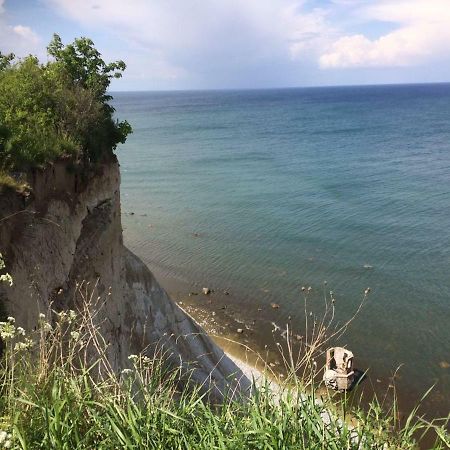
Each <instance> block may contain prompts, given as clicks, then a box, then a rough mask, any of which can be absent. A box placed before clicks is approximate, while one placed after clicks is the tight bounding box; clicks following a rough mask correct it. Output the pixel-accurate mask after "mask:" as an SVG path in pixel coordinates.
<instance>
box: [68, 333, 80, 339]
mask: <svg viewBox="0 0 450 450" xmlns="http://www.w3.org/2000/svg"><path fill="white" fill-rule="evenodd" d="M70 336H71V337H72V339H74V340H75V341H78V338H79V337H80V333H79V332H78V331H72V332H71V333H70Z"/></svg>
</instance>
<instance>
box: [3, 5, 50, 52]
mask: <svg viewBox="0 0 450 450" xmlns="http://www.w3.org/2000/svg"><path fill="white" fill-rule="evenodd" d="M4 4H5V1H4V0H0V51H1V52H3V53H10V52H13V53H16V54H17V55H26V54H29V53H36V51H37V50H38V49H39V46H40V43H41V41H40V39H39V37H38V35H37V34H36V33H34V32H33V30H32V29H31V28H29V27H26V26H23V25H20V24H17V25H10V24H9V23H8V22H7V19H6V14H5V7H4Z"/></svg>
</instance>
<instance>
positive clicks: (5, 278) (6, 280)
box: [0, 253, 13, 286]
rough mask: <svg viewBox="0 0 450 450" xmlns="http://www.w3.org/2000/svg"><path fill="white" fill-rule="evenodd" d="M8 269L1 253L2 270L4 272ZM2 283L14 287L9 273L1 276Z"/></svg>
mask: <svg viewBox="0 0 450 450" xmlns="http://www.w3.org/2000/svg"><path fill="white" fill-rule="evenodd" d="M5 267H6V265H5V261H3V256H2V254H1V253H0V270H3V269H4V268H5ZM0 283H8V284H9V285H10V286H12V285H13V279H12V276H11V275H10V274H9V273H5V274H3V275H0Z"/></svg>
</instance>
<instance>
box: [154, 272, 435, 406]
mask: <svg viewBox="0 0 450 450" xmlns="http://www.w3.org/2000/svg"><path fill="white" fill-rule="evenodd" d="M149 268H150V270H151V271H152V272H153V273H154V275H155V277H156V279H157V280H158V282H159V283H160V285H161V286H162V287H163V288H164V289H165V290H166V291H167V293H168V294H169V296H170V298H171V299H172V300H173V301H174V302H175V303H177V305H178V306H180V307H181V308H182V309H183V310H184V311H185V312H187V313H188V314H189V315H190V316H191V317H192V318H193V319H194V320H195V321H196V322H197V323H198V324H199V325H200V326H201V327H202V328H203V329H204V330H205V332H206V333H207V334H208V335H210V336H211V338H212V339H213V340H214V341H215V342H216V343H217V344H218V345H219V346H220V347H221V348H222V349H223V350H224V352H225V353H226V354H228V355H230V356H231V357H232V358H236V359H237V360H238V361H240V362H241V363H242V364H244V365H246V366H248V367H250V368H254V369H256V370H259V371H260V368H261V366H265V367H268V368H269V371H270V372H271V374H273V377H271V378H273V379H276V378H278V379H279V380H282V379H283V378H284V377H285V374H286V370H285V368H284V363H283V360H282V357H281V354H280V350H279V349H278V344H279V343H280V342H283V339H284V337H283V336H282V329H283V325H281V323H280V324H278V325H279V326H280V329H278V330H274V328H275V327H274V325H276V324H275V322H274V321H273V320H271V317H270V316H271V315H272V314H273V315H274V316H275V314H274V311H276V309H275V310H274V311H271V309H273V308H271V307H270V306H269V307H266V308H264V305H260V306H258V305H254V304H252V303H250V304H246V303H245V299H243V298H241V297H240V296H239V293H235V292H233V291H226V293H224V291H223V290H222V289H216V288H215V287H214V286H202V285H201V284H200V283H198V282H193V281H191V282H187V281H185V280H181V279H179V278H176V277H175V276H173V275H167V274H166V273H164V272H163V271H161V270H159V269H158V268H157V267H154V266H153V267H152V266H150V267H149ZM203 287H207V288H209V289H211V290H212V292H211V293H210V294H208V295H205V294H203V293H202V288H203ZM193 292H195V293H196V295H190V293H193ZM271 313H272V314H271ZM285 326H286V324H284V327H285ZM330 346H332V344H331V343H330ZM356 357H357V358H358V361H359V363H361V357H359V355H356ZM324 363H325V357H324V356H323V358H321V360H319V361H318V372H319V374H320V375H321V374H322V369H323V366H324ZM398 380H400V377H399V378H398ZM402 384H403V383H401V380H400V381H396V379H395V378H394V377H391V376H389V375H388V374H380V373H377V372H375V370H373V369H372V368H370V371H369V372H368V374H367V380H365V381H364V383H362V385H361V386H360V387H359V388H358V389H356V390H355V392H357V394H360V393H361V392H363V394H364V397H365V399H366V402H365V403H369V401H370V399H371V398H372V397H373V396H374V395H376V396H378V398H380V399H382V398H383V399H384V400H385V401H386V400H387V399H388V398H389V397H393V395H394V394H395V395H397V396H398V399H399V400H400V401H401V404H402V408H401V409H402V410H404V411H407V410H409V409H412V408H413V407H414V405H415V403H416V401H417V400H418V399H419V398H420V397H421V395H422V394H423V393H416V392H408V389H407V387H405V386H403V385H402ZM394 386H395V387H394ZM392 401H393V398H392ZM426 412H427V413H433V412H434V409H433V407H432V405H429V407H427V408H426Z"/></svg>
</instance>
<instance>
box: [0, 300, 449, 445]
mask: <svg viewBox="0 0 450 450" xmlns="http://www.w3.org/2000/svg"><path fill="white" fill-rule="evenodd" d="M99 317H100V314H98V311H93V310H92V307H91V306H90V302H85V304H84V306H83V308H82V309H81V310H79V311H76V312H74V311H67V312H60V313H56V312H54V311H50V312H49V313H48V314H47V315H44V314H42V315H41V316H40V318H39V326H38V329H37V330H36V331H34V332H32V333H31V334H28V333H27V332H26V331H25V330H23V329H22V328H20V327H18V326H17V324H16V323H15V321H14V319H13V318H8V319H7V320H6V321H4V322H2V323H1V325H0V334H1V337H2V340H3V342H4V355H3V358H2V367H1V380H0V389H1V396H0V415H1V419H0V428H2V430H0V448H15V449H19V448H20V449H40V448H45V449H49V448H51V449H108V450H109V449H205V450H206V449H208V450H209V449H336V450H338V449H339V450H342V449H380V450H381V449H383V450H384V449H402V450H404V449H413V448H417V436H419V438H420V436H421V435H422V434H423V433H425V432H428V431H430V430H433V431H434V433H435V436H436V442H435V444H434V446H433V448H434V449H444V448H448V447H447V446H448V444H449V436H448V434H446V432H445V423H443V422H438V421H435V422H433V423H428V422H426V421H424V420H423V419H421V418H420V417H418V410H414V411H412V412H411V415H410V418H409V419H408V420H407V421H406V423H405V424H404V425H403V426H400V425H399V424H398V422H397V421H396V419H395V418H396V414H395V410H391V411H387V412H386V411H383V409H382V408H381V406H380V405H379V404H378V403H377V402H374V403H373V404H372V405H371V406H370V408H369V410H368V411H365V412H363V411H362V410H361V409H358V408H353V410H352V415H351V417H352V419H353V420H352V421H350V420H348V419H349V415H348V412H347V408H348V405H345V400H344V401H343V402H341V403H340V404H339V406H336V405H334V404H332V400H331V398H328V397H325V398H321V399H317V398H316V394H315V391H314V390H305V389H304V388H303V387H304V385H305V384H308V380H309V381H310V380H311V379H312V378H313V376H314V374H313V373H312V372H311V371H310V372H309V374H307V371H306V370H305V372H304V374H305V375H304V379H303V380H298V379H297V382H296V383H289V384H286V385H283V386H282V387H281V390H280V391H274V390H273V389H271V387H270V383H269V381H268V380H265V381H263V382H262V383H259V384H258V385H257V386H256V385H255V387H254V389H253V392H252V393H251V395H248V396H245V397H239V396H236V395H235V396H231V395H229V396H227V395H225V396H224V399H223V401H222V402H220V404H211V403H210V402H209V401H208V399H207V394H205V393H204V392H203V391H201V389H200V387H196V386H192V385H190V388H186V386H185V385H180V380H181V379H182V378H183V377H181V376H180V375H181V373H180V370H179V369H178V368H176V367H175V368H171V369H169V368H168V367H167V365H166V364H165V360H166V356H167V355H165V353H164V350H163V349H160V351H158V352H156V353H152V354H151V355H150V354H148V355H146V354H145V353H143V354H140V355H130V357H129V367H128V368H124V369H123V370H122V372H120V373H115V372H114V371H113V370H112V368H111V366H110V365H109V362H108V360H107V359H106V357H105V349H106V343H105V342H104V340H103V339H102V336H101V335H100V334H99V332H98V326H97V325H95V323H96V321H97V320H98V318H99ZM311 367H313V366H311ZM183 386H184V387H183ZM306 392H309V393H306ZM331 409H333V410H334V411H335V412H333V413H330V410H331ZM349 423H352V425H349ZM2 446H3V447H2Z"/></svg>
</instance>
